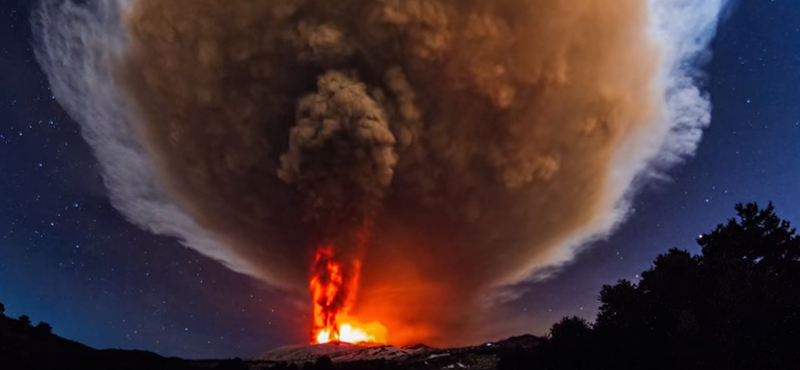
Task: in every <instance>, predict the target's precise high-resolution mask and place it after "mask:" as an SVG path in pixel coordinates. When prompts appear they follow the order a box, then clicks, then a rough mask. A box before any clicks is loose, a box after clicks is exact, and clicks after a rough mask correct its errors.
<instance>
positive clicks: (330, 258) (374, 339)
mask: <svg viewBox="0 0 800 370" xmlns="http://www.w3.org/2000/svg"><path fill="white" fill-rule="evenodd" d="M360 268H361V266H360V262H359V261H358V260H353V261H348V262H340V261H337V260H336V259H335V248H334V246H333V245H324V246H321V247H319V248H318V249H317V253H316V256H315V258H314V264H313V266H312V273H313V274H312V276H311V282H310V283H309V288H310V289H311V297H312V299H313V304H314V329H313V332H312V336H311V343H312V344H322V343H329V342H347V343H385V342H386V329H385V328H384V327H383V325H381V324H380V323H377V322H374V323H370V324H367V325H362V324H359V323H357V322H356V321H354V320H351V319H350V318H349V317H348V312H349V311H350V307H351V306H352V302H353V300H354V298H355V293H356V287H357V285H358V276H359V272H360Z"/></svg>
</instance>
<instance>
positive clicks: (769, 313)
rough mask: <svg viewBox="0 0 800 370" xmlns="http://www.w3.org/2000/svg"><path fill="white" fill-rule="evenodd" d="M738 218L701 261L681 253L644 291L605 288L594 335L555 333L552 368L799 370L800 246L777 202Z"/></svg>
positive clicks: (706, 240)
mask: <svg viewBox="0 0 800 370" xmlns="http://www.w3.org/2000/svg"><path fill="white" fill-rule="evenodd" d="M735 209H736V212H737V217H736V218H734V219H730V220H728V222H727V223H725V224H722V225H719V226H717V227H716V229H715V230H714V231H712V232H711V233H708V234H704V235H701V236H700V237H699V238H698V239H697V243H698V244H699V245H700V247H701V254H700V255H691V254H690V253H689V252H686V251H681V250H678V249H672V250H670V251H669V252H667V253H665V254H662V255H659V256H658V257H656V259H655V260H654V262H653V266H652V267H651V268H650V269H648V270H647V271H645V272H643V273H642V274H641V280H640V281H639V282H638V283H636V284H634V283H632V282H630V281H627V280H620V281H619V282H618V283H617V284H615V285H606V286H604V287H603V288H602V290H601V291H600V303H601V304H600V309H599V311H598V314H597V319H596V323H595V325H594V326H593V327H590V326H589V325H588V324H587V323H586V322H585V321H582V320H580V319H577V318H574V317H573V318H565V319H564V320H562V321H561V322H559V323H557V324H555V325H554V326H553V328H552V330H551V334H550V340H549V343H547V348H546V351H545V352H546V353H545V354H543V355H542V357H543V358H545V359H549V360H548V361H547V365H546V366H544V368H549V369H561V368H563V369H567V368H570V369H589V368H592V369H642V368H648V369H723V368H724V369H784V368H795V367H794V366H795V365H796V364H798V363H800V354H799V353H798V351H797V350H796V349H795V348H794V346H793V344H792V343H797V341H798V338H800V238H798V236H797V235H796V232H795V229H794V228H792V227H791V224H790V223H789V222H788V221H785V220H782V219H780V218H779V217H778V216H777V215H776V214H775V212H774V207H773V205H772V204H771V203H770V204H769V205H768V206H767V207H766V208H760V207H759V206H758V205H757V204H755V203H751V204H747V205H742V204H738V205H736V207H735ZM569 350H571V351H573V352H572V353H574V356H572V357H569V356H568V355H567V353H568V352H569ZM552 358H556V359H558V358H560V361H557V362H553V361H552ZM580 358H590V359H592V361H591V362H589V361H581V360H579V359H580Z"/></svg>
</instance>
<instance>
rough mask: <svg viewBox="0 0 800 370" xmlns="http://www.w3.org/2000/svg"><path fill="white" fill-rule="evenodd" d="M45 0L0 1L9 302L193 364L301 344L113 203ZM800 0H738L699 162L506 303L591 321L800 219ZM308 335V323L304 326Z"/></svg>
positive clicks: (257, 298)
mask: <svg viewBox="0 0 800 370" xmlns="http://www.w3.org/2000/svg"><path fill="white" fill-rule="evenodd" d="M31 3H32V2H29V1H24V0H5V1H3V2H2V5H0V19H2V21H0V173H2V176H0V192H2V194H3V196H2V197H1V198H0V301H2V302H3V303H4V304H5V305H6V308H7V312H6V314H7V315H9V316H17V315H20V314H28V315H29V316H31V317H32V319H33V320H34V322H36V321H46V322H48V323H50V324H52V326H53V327H54V331H55V332H56V333H57V334H59V335H62V336H64V337H67V338H70V339H74V340H77V341H80V342H83V343H86V344H88V345H91V346H94V347H98V348H137V349H148V350H153V351H156V352H159V353H161V354H164V355H178V356H185V357H205V358H207V357H230V356H251V355H254V354H257V353H259V352H261V351H263V350H265V349H269V348H272V347H275V346H278V345H284V344H289V343H298V342H302V341H304V339H305V335H304V334H305V333H304V330H302V328H305V326H306V325H307V322H308V320H309V318H308V316H307V314H306V313H304V312H298V311H297V309H296V308H293V307H292V306H291V305H290V304H288V303H287V302H285V300H284V299H282V298H281V296H280V294H279V293H277V292H275V291H273V290H270V289H269V288H265V287H264V286H262V285H260V284H259V283H257V282H255V281H253V280H251V279H250V278H247V277H243V276H240V275H237V274H234V273H233V272H230V271H228V270H227V269H225V268H223V267H222V266H221V265H219V264H218V263H216V262H213V261H210V260H208V259H207V258H205V257H202V256H200V255H199V254H197V253H196V252H194V251H192V250H190V249H186V248H184V247H182V246H181V245H180V244H179V243H178V242H177V241H175V240H173V239H170V238H164V237H157V236H153V235H151V234H149V233H147V232H144V231H141V230H139V229H137V228H136V227H134V226H132V225H130V224H128V223H127V222H126V221H125V220H124V219H123V218H122V217H121V216H120V215H119V213H118V212H117V211H115V210H114V209H113V208H112V207H111V206H110V204H109V202H108V199H107V197H106V193H105V190H104V187H103V184H102V179H101V177H100V172H99V169H98V167H97V164H96V162H95V160H94V158H93V157H92V155H91V152H90V151H89V148H88V146H87V145H86V144H85V143H84V141H83V140H82V138H81V136H80V133H79V131H78V130H79V127H78V125H77V124H76V123H75V122H72V121H71V120H70V119H69V118H68V117H67V116H66V114H65V113H64V112H63V111H62V110H61V109H60V107H59V106H58V104H57V103H56V101H55V100H54V99H53V98H52V94H51V93H50V92H49V90H48V87H47V83H46V80H45V78H44V75H43V73H42V72H41V70H40V69H39V67H38V65H37V64H36V61H35V60H34V57H33V54H32V51H31V48H30V46H29V45H30V30H29V25H28V19H27V16H28V8H29V7H30V6H32V4H31ZM799 19H800V3H797V2H795V1H793V0H791V1H790V0H740V1H739V3H738V4H737V6H736V7H734V8H733V11H732V13H731V15H730V16H729V17H728V18H727V19H726V20H725V21H724V22H723V23H722V25H721V28H720V30H719V32H718V36H717V38H716V40H715V41H714V43H713V47H712V51H713V60H712V61H711V62H710V63H709V64H708V66H707V68H706V70H707V71H708V78H707V88H708V90H709V92H710V94H711V98H712V102H713V104H714V118H713V121H712V125H711V127H710V128H709V129H708V130H707V131H706V133H705V138H704V140H703V142H702V144H701V146H700V149H699V151H698V152H697V155H696V157H695V158H693V159H691V160H689V161H688V162H687V163H686V164H685V165H683V166H681V167H679V168H676V169H675V170H673V171H671V172H670V176H671V180H670V181H664V182H661V183H657V184H652V185H651V186H649V187H647V188H646V189H644V190H643V191H642V192H641V194H640V195H639V196H638V197H637V198H636V201H635V213H634V214H633V216H632V217H631V218H630V219H629V220H628V222H627V223H625V224H624V225H623V226H622V227H621V228H620V229H619V230H618V231H617V233H615V234H614V235H613V236H612V237H611V238H610V239H609V240H607V241H604V242H600V243H597V245H596V246H594V247H593V248H592V249H590V250H589V251H587V252H585V253H583V254H582V255H581V256H580V257H579V258H578V260H577V261H576V262H575V263H574V264H573V265H571V266H569V267H567V268H566V269H565V270H564V271H563V272H562V273H561V274H560V275H558V276H557V277H556V278H554V279H552V280H550V281H547V282H544V283H539V284H534V285H532V286H531V287H530V293H529V294H527V295H525V296H524V297H522V298H521V299H520V300H519V301H517V302H514V303H512V304H510V305H509V307H507V308H508V309H510V310H514V311H523V312H525V313H526V314H527V315H530V316H531V317H534V318H536V319H537V322H539V323H540V324H539V325H537V326H536V327H531V328H520V329H519V332H520V333H523V332H533V333H537V334H538V333H543V332H544V331H545V330H546V329H547V328H548V327H549V326H550V325H551V324H552V323H553V322H554V321H555V320H557V319H558V318H560V317H561V316H565V315H573V314H576V315H581V316H584V317H587V318H593V316H594V313H595V310H596V308H597V295H598V293H599V290H600V287H601V286H602V285H603V284H608V283H613V282H615V281H616V280H617V279H620V278H627V279H632V280H635V279H636V278H637V274H638V273H640V272H641V271H642V270H644V269H646V268H647V267H648V266H649V265H650V262H651V261H652V259H653V258H654V257H655V256H656V255H657V254H659V253H662V252H665V251H666V250H668V249H669V248H672V247H678V248H684V249H689V250H691V251H695V252H696V251H697V248H696V245H695V243H694V238H696V237H697V235H699V234H701V233H703V232H707V231H710V230H711V229H712V228H713V227H714V226H715V225H716V224H718V223H720V222H722V221H724V220H725V219H727V218H729V217H732V216H733V205H734V204H735V203H737V202H750V201H758V202H761V203H766V202H767V201H770V200H771V201H773V202H774V203H775V205H776V207H777V212H778V213H779V215H781V216H783V217H784V218H787V219H789V220H793V221H797V222H800V207H799V206H798V201H799V200H800V196H798V191H797V189H798V182H800V155H798V152H797V143H798V142H799V141H800V104H799V103H800V22H798V21H797V20H799ZM298 328H300V329H298Z"/></svg>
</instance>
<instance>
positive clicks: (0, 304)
mask: <svg viewBox="0 0 800 370" xmlns="http://www.w3.org/2000/svg"><path fill="white" fill-rule="evenodd" d="M5 313H6V306H5V305H4V304H3V302H0V315H5Z"/></svg>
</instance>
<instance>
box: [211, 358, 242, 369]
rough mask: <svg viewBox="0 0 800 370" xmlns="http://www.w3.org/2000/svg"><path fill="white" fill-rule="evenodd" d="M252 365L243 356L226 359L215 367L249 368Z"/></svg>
mask: <svg viewBox="0 0 800 370" xmlns="http://www.w3.org/2000/svg"><path fill="white" fill-rule="evenodd" d="M249 368H250V367H249V366H247V364H246V363H245V362H244V361H242V359H241V358H238V357H237V358H235V359H233V360H225V361H222V362H220V363H219V364H217V366H216V367H214V369H215V370H248V369H249Z"/></svg>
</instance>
